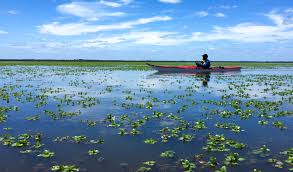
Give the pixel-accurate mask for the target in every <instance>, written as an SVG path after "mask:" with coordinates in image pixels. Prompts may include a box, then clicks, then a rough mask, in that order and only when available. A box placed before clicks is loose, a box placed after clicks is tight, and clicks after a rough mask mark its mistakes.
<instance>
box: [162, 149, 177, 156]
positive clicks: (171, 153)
mask: <svg viewBox="0 0 293 172" xmlns="http://www.w3.org/2000/svg"><path fill="white" fill-rule="evenodd" d="M174 155H175V152H174V151H172V150H167V151H165V152H162V153H161V155H160V156H161V157H163V158H173V157H174Z"/></svg>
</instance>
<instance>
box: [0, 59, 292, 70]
mask: <svg viewBox="0 0 293 172" xmlns="http://www.w3.org/2000/svg"><path fill="white" fill-rule="evenodd" d="M146 63H151V64H156V65H171V66H176V65H194V62H191V61H183V62H180V61H96V60H0V66H82V67H87V66H88V67H113V68H121V69H125V68H126V69H137V70H148V69H150V67H148V66H147V65H146ZM212 65H213V66H241V67H244V68H254V67H258V68H260V67H262V68H272V67H293V62H247V61H226V62H224V61H212Z"/></svg>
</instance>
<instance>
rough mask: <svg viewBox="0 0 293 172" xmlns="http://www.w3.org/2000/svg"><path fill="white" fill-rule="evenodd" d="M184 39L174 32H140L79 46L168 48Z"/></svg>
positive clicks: (90, 41)
mask: <svg viewBox="0 0 293 172" xmlns="http://www.w3.org/2000/svg"><path fill="white" fill-rule="evenodd" d="M186 39H187V38H185V37H182V36H180V35H179V34H178V33H176V32H159V31H141V32H129V33H125V34H121V35H116V36H108V37H107V36H100V37H98V38H96V39H92V40H87V41H84V42H83V43H82V44H80V47H82V48H84V47H87V48H89V47H105V46H109V45H112V44H118V43H119V44H120V43H133V44H140V45H160V46H170V45H178V44H181V43H184V42H186Z"/></svg>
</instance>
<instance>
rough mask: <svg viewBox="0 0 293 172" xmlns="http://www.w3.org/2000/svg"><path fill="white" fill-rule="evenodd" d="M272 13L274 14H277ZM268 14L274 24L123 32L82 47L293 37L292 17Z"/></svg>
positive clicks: (291, 38)
mask: <svg viewBox="0 0 293 172" xmlns="http://www.w3.org/2000/svg"><path fill="white" fill-rule="evenodd" d="M271 15H274V17H272V16H271ZM266 16H267V17H268V18H269V19H270V20H271V21H272V22H273V25H259V24H254V23H240V24H237V25H235V26H229V27H219V26H215V27H214V28H213V30H212V31H211V32H206V33H204V32H193V33H192V34H191V35H186V34H185V35H182V34H180V33H178V32H160V31H147V32H130V33H125V34H122V35H114V36H108V37H104V36H102V37H99V38H97V39H92V40H88V41H85V42H83V43H82V44H81V47H104V46H108V45H112V44H120V43H130V44H144V45H159V46H173V45H179V44H184V43H190V42H207V41H219V40H228V41H237V42H276V41H281V40H293V21H292V22H291V23H288V22H287V23H286V22H284V20H285V19H284V17H283V16H282V15H279V14H275V13H269V14H267V15H266ZM281 21H282V22H281Z"/></svg>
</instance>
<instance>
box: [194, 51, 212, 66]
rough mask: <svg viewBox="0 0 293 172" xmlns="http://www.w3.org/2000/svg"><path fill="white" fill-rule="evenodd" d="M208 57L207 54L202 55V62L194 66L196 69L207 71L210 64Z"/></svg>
mask: <svg viewBox="0 0 293 172" xmlns="http://www.w3.org/2000/svg"><path fill="white" fill-rule="evenodd" d="M208 57H209V56H208V55H207V54H203V55H202V61H201V62H200V63H199V62H197V63H196V66H197V67H202V68H204V69H208V68H210V67H211V62H210V61H209V60H208Z"/></svg>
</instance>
